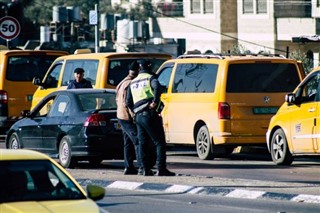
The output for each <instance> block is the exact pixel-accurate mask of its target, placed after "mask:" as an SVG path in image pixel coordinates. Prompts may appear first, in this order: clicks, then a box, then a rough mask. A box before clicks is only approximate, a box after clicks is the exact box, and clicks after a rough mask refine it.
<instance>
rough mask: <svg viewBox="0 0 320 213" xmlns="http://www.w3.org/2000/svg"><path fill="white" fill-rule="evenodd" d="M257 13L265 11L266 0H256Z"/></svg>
mask: <svg viewBox="0 0 320 213" xmlns="http://www.w3.org/2000/svg"><path fill="white" fill-rule="evenodd" d="M256 8H257V14H261V13H267V0H256Z"/></svg>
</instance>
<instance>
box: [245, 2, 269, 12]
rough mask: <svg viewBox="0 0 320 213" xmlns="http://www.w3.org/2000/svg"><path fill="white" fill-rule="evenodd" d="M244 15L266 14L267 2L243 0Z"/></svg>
mask: <svg viewBox="0 0 320 213" xmlns="http://www.w3.org/2000/svg"><path fill="white" fill-rule="evenodd" d="M242 10H243V14H266V13H267V0H243V8H242Z"/></svg>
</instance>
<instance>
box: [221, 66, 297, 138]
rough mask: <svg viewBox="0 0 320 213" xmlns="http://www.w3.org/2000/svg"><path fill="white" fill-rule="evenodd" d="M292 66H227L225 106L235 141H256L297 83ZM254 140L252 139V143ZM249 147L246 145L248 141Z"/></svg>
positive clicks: (264, 132) (264, 131) (263, 133)
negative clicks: (226, 104) (242, 138)
mask: <svg viewBox="0 0 320 213" xmlns="http://www.w3.org/2000/svg"><path fill="white" fill-rule="evenodd" d="M300 80H301V79H300V75H299V71H298V70H297V66H296V65H295V64H294V63H289V62H285V61H278V62H276V60H270V61H267V60H266V61H246V62H245V63H244V62H242V63H237V64H230V65H229V69H228V76H227V84H226V102H227V103H228V104H229V105H230V107H231V132H232V134H234V136H235V137H237V136H238V137H242V136H244V137H250V136H252V137H256V136H258V137H260V139H258V140H261V141H252V142H261V143H264V142H265V134H266V130H267V128H268V125H269V121H270V118H271V116H272V115H273V114H275V113H276V111H277V109H278V108H279V107H280V105H281V104H282V103H283V101H284V96H285V94H286V93H288V92H291V91H293V90H294V88H295V87H296V86H297V85H298V84H299V82H300ZM254 140H255V139H254ZM248 142H249V143H250V141H248Z"/></svg>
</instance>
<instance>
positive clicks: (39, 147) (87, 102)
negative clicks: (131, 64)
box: [6, 89, 123, 168]
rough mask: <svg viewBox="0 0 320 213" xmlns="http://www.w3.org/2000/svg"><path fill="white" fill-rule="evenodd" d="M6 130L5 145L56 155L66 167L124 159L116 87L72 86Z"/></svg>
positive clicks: (11, 147)
mask: <svg viewBox="0 0 320 213" xmlns="http://www.w3.org/2000/svg"><path fill="white" fill-rule="evenodd" d="M25 114H26V117H25V118H23V119H21V120H19V121H17V122H16V123H15V124H14V125H13V126H12V127H11V128H10V130H9V131H8V133H7V137H6V148H8V149H32V150H36V151H40V152H42V153H45V154H48V155H49V156H50V157H53V158H59V162H60V164H61V165H62V166H63V167H65V168H72V167H74V166H75V165H76V164H77V162H78V161H80V160H87V161H89V162H90V163H91V164H95V165H97V164H99V163H101V161H102V160H104V159H121V158H122V159H123V142H122V132H121V129H120V128H119V125H118V123H117V117H116V102H115V90H112V89H71V90H60V91H56V92H53V93H51V94H49V95H48V96H46V97H45V98H44V99H43V100H42V101H41V102H39V104H38V105H37V106H36V107H35V108H34V109H33V110H32V111H31V112H28V111H26V113H25Z"/></svg>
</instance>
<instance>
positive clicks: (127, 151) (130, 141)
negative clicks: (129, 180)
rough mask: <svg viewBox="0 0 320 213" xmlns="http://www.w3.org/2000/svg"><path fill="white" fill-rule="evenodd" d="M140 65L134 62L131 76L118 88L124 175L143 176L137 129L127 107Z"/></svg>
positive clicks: (130, 70)
mask: <svg viewBox="0 0 320 213" xmlns="http://www.w3.org/2000/svg"><path fill="white" fill-rule="evenodd" d="M138 72H139V64H138V63H137V62H136V61H134V62H133V63H132V64H130V66H129V74H128V75H127V77H125V78H124V79H123V80H122V81H121V82H120V83H119V84H118V86H117V87H116V102H117V118H118V122H119V124H120V126H121V129H122V134H123V142H124V144H123V145H124V166H125V169H124V174H125V175H134V174H142V167H141V161H140V157H139V156H140V155H139V150H140V148H139V141H138V137H137V127H136V124H135V123H134V122H133V117H132V115H131V111H130V110H129V109H128V108H127V106H126V96H127V88H128V86H129V85H130V82H131V81H132V79H134V78H135V77H137V75H138ZM135 158H136V159H137V166H138V168H139V169H138V170H137V169H136V168H135V166H134V163H133V162H134V159H135Z"/></svg>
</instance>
